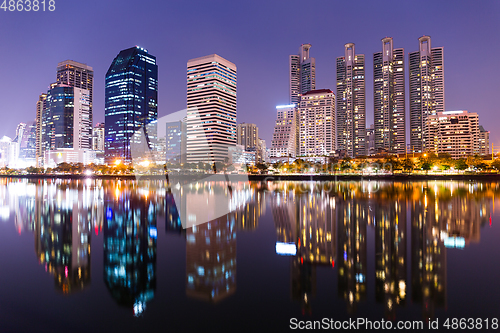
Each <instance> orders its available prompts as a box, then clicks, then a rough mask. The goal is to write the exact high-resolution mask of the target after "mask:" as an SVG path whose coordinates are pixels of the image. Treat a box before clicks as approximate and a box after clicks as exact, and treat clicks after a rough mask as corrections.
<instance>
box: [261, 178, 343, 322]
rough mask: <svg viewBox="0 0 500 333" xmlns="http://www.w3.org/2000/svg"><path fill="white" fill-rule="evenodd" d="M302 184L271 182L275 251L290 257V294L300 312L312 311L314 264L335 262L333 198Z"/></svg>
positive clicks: (313, 186)
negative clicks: (298, 304)
mask: <svg viewBox="0 0 500 333" xmlns="http://www.w3.org/2000/svg"><path fill="white" fill-rule="evenodd" d="M300 185H303V184H299V183H290V182H280V183H274V184H273V185H272V186H271V191H272V192H273V195H272V196H271V199H270V200H271V206H272V213H273V219H274V224H275V228H276V234H277V243H276V252H277V253H278V254H282V255H283V254H285V255H290V254H292V255H293V256H294V257H293V258H291V264H290V266H291V273H290V277H291V284H290V286H291V298H292V299H293V300H295V301H298V302H300V304H301V308H302V312H303V313H306V312H307V313H311V312H312V309H311V300H312V299H313V298H314V297H315V295H316V267H317V266H326V267H334V266H335V255H336V253H335V251H336V247H335V239H336V237H335V219H334V214H335V211H334V209H335V201H334V200H333V199H332V198H330V197H329V196H328V195H327V193H326V192H324V191H322V190H321V189H318V188H316V186H315V185H317V184H313V183H311V184H310V185H311V186H308V187H307V188H306V187H303V186H300Z"/></svg>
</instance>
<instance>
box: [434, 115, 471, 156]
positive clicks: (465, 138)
mask: <svg viewBox="0 0 500 333" xmlns="http://www.w3.org/2000/svg"><path fill="white" fill-rule="evenodd" d="M425 133H426V135H427V137H426V151H428V152H433V153H437V154H442V153H445V154H449V155H450V156H451V157H452V158H461V157H464V158H466V157H468V156H472V155H476V154H479V153H480V132H479V117H478V115H477V113H475V112H467V111H444V112H437V113H436V114H431V115H428V116H427V122H426V126H425Z"/></svg>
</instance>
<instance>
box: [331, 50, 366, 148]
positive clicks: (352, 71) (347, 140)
mask: <svg viewBox="0 0 500 333" xmlns="http://www.w3.org/2000/svg"><path fill="white" fill-rule="evenodd" d="M365 107H366V96H365V56H364V55H363V54H356V53H355V48H354V44H353V43H348V44H345V55H344V56H343V57H338V58H337V110H336V111H337V119H336V126H337V143H336V144H337V149H338V150H341V151H345V153H346V154H347V155H348V156H351V157H356V156H363V155H365V154H366V146H365V145H366V144H365V140H366V134H365V129H366V119H365Z"/></svg>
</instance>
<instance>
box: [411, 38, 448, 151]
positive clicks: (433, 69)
mask: <svg viewBox="0 0 500 333" xmlns="http://www.w3.org/2000/svg"><path fill="white" fill-rule="evenodd" d="M418 44H419V50H418V51H415V52H411V53H410V54H409V55H408V58H409V69H410V146H411V151H412V152H423V151H426V150H427V148H426V146H425V138H426V135H425V123H426V120H427V117H428V116H429V115H433V114H436V113H437V112H444V110H445V109H444V59H443V48H442V47H434V48H432V47H431V37H430V36H423V37H420V38H419V39H418Z"/></svg>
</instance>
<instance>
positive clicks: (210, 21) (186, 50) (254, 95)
mask: <svg viewBox="0 0 500 333" xmlns="http://www.w3.org/2000/svg"><path fill="white" fill-rule="evenodd" d="M46 1H47V3H48V0H46ZM0 29H1V30H0V31H1V32H2V33H1V35H0V45H1V47H2V51H1V53H0V112H1V115H2V121H1V122H0V137H1V136H3V135H7V136H10V137H14V133H15V127H16V125H17V124H18V123H20V122H26V121H30V120H34V118H35V102H36V100H37V98H38V95H39V94H40V93H41V92H46V90H47V87H48V85H49V84H50V83H51V82H54V81H55V79H56V65H57V63H58V62H59V61H63V60H66V59H72V60H75V61H79V62H83V63H87V64H88V65H90V66H92V67H93V68H94V72H95V74H94V75H95V84H94V120H95V122H102V121H104V75H105V73H106V71H107V69H108V67H109V65H110V64H111V61H112V60H113V58H114V57H115V56H116V55H117V54H118V52H119V51H120V50H122V49H125V48H129V47H131V46H134V45H139V46H142V47H144V48H146V49H148V50H149V52H150V53H151V54H152V55H154V56H156V57H157V62H158V66H159V102H158V105H159V116H164V115H166V114H168V113H171V112H175V111H178V110H181V109H184V108H185V107H186V62H187V61H188V60H189V59H191V58H196V57H200V56H204V55H208V54H212V53H217V54H219V55H220V56H222V57H224V58H226V59H228V60H230V61H232V62H234V63H235V64H236V65H237V67H238V123H240V122H253V123H256V124H257V125H258V126H259V130H260V137H262V138H263V139H266V141H267V146H268V147H269V146H270V144H271V137H272V131H273V126H274V121H275V118H276V110H275V106H276V105H279V104H287V103H288V56H289V55H290V54H295V53H297V52H298V49H299V46H300V45H301V44H303V43H311V44H312V48H311V56H312V57H315V58H316V88H318V89H320V88H329V89H332V90H333V91H334V92H335V58H336V57H338V56H342V55H343V46H344V44H345V43H348V42H352V43H355V44H356V53H359V54H365V55H366V59H367V62H366V69H367V70H366V96H367V98H366V117H367V122H366V123H367V126H369V125H370V124H372V123H373V81H372V80H373V53H374V52H378V51H379V50H380V49H381V41H380V39H381V38H383V37H385V36H390V37H393V38H394V46H395V47H396V48H400V47H403V48H405V53H406V54H408V52H412V51H415V50H417V47H418V41H417V38H418V37H420V36H422V35H430V36H431V37H432V45H433V46H444V52H445V53H444V59H445V98H446V100H445V103H446V109H447V110H469V111H474V112H477V113H479V120H480V124H482V125H484V127H485V128H486V130H489V131H490V132H491V137H490V140H491V142H493V143H494V144H495V145H497V144H498V147H500V131H499V130H498V127H497V126H500V118H499V117H498V112H499V111H500V107H499V104H498V96H497V95H496V94H497V93H500V89H499V88H500V87H499V85H500V84H499V82H500V81H499V77H500V65H499V61H498V57H499V55H500V36H499V31H500V2H499V1H496V0H494V1H489V0H482V1H458V0H453V1H452V0H450V1H436V0H431V1H427V0H425V1H423V0H421V1H371V0H370V1H354V2H353V1H337V0H336V1H327V0H324V1H320V0H311V1H294V0H293V1H292V0H289V1H272V0H267V1H260V0H254V1H235V0H231V1H209V0H198V1H190V0H183V1H153V0H142V1H137V0H135V1H130V0H106V1H97V0H86V1H76V0H56V10H55V11H54V12H40V11H39V12H36V13H35V12H9V11H7V12H4V11H3V10H0ZM406 60H407V59H405V61H406ZM406 66H407V65H406ZM406 86H407V89H408V76H407V74H406ZM407 104H408V103H407ZM408 120H409V117H408V109H407V128H408ZM495 150H497V149H495Z"/></svg>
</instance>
